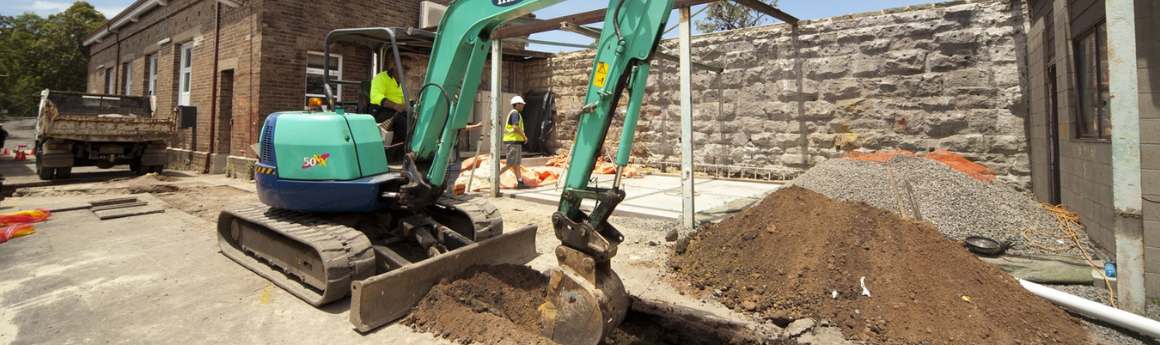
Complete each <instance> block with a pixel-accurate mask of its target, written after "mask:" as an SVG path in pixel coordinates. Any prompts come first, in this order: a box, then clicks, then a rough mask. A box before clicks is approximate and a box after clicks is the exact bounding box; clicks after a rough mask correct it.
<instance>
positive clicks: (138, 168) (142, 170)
mask: <svg viewBox="0 0 1160 345" xmlns="http://www.w3.org/2000/svg"><path fill="white" fill-rule="evenodd" d="M129 169H132V170H133V173H134V174H137V175H145V174H148V173H149V167H148V166H145V165H141V164H129Z"/></svg>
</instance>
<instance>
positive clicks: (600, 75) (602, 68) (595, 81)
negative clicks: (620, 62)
mask: <svg viewBox="0 0 1160 345" xmlns="http://www.w3.org/2000/svg"><path fill="white" fill-rule="evenodd" d="M607 77H608V64H606V63H603V62H599V63H596V75H594V76H592V85H595V86H596V87H604V79H606V78H607Z"/></svg>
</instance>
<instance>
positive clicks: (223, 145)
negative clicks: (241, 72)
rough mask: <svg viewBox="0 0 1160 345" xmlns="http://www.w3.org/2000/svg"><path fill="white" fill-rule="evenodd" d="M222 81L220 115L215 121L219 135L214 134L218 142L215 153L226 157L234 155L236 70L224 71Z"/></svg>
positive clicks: (219, 93) (219, 94)
mask: <svg viewBox="0 0 1160 345" xmlns="http://www.w3.org/2000/svg"><path fill="white" fill-rule="evenodd" d="M218 80H219V81H220V84H218V85H220V89H219V90H218V104H217V107H218V113H217V118H216V119H214V121H217V123H218V130H217V133H214V138H217V139H216V140H217V142H216V143H214V144H216V146H217V150H215V151H216V152H214V153H224V154H226V155H231V154H234V152H233V150H232V149H231V148H232V145H231V143H232V142H233V136H232V135H231V133H233V132H234V130H233V127H234V126H233V124H234V70H232V69H229V70H224V71H222V72H221V76H220V77H219V79H218Z"/></svg>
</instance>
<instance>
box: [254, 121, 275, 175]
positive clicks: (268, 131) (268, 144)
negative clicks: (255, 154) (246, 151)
mask: <svg viewBox="0 0 1160 345" xmlns="http://www.w3.org/2000/svg"><path fill="white" fill-rule="evenodd" d="M275 119H277V116H275V115H271V116H270V117H269V118H267V119H266V123H265V125H263V126H262V136H261V138H259V140H260V142H261V143H262V147H261V151H262V153H261V157H259V158H258V161H259V162H261V163H264V164H268V165H272V166H278V161H277V160H276V159H275V158H274V122H275Z"/></svg>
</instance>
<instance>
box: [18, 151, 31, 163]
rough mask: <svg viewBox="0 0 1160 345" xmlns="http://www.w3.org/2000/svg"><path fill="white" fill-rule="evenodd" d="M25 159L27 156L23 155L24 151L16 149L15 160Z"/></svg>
mask: <svg viewBox="0 0 1160 345" xmlns="http://www.w3.org/2000/svg"><path fill="white" fill-rule="evenodd" d="M27 159H28V157H25V156H24V151H16V160H18V161H22V160H27Z"/></svg>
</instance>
